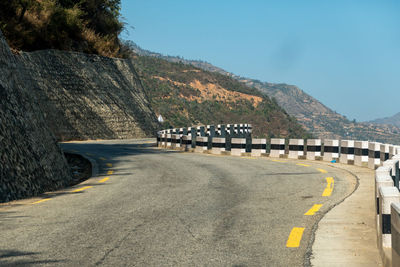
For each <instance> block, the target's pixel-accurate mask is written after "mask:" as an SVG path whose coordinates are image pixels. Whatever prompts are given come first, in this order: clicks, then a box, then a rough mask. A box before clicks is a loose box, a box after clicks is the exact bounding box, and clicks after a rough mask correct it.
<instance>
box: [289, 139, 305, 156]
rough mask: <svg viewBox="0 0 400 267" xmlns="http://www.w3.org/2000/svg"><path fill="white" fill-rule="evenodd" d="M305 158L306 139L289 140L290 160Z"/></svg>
mask: <svg viewBox="0 0 400 267" xmlns="http://www.w3.org/2000/svg"><path fill="white" fill-rule="evenodd" d="M303 156H304V139H289V155H288V158H290V159H298V158H299V157H303Z"/></svg>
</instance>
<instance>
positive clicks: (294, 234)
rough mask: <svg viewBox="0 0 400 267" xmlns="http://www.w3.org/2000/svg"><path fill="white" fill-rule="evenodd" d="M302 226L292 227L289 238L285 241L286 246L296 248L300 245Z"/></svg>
mask: <svg viewBox="0 0 400 267" xmlns="http://www.w3.org/2000/svg"><path fill="white" fill-rule="evenodd" d="M303 232H304V227H293V229H292V231H291V232H290V235H289V238H288V240H287V242H286V247H288V248H297V247H299V246H300V242H301V238H302V237H303Z"/></svg>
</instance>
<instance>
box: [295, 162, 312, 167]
mask: <svg viewBox="0 0 400 267" xmlns="http://www.w3.org/2000/svg"><path fill="white" fill-rule="evenodd" d="M296 165H299V166H304V167H310V166H311V165H308V164H303V163H297V164H296Z"/></svg>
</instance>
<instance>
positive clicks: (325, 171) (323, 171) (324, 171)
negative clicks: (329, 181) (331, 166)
mask: <svg viewBox="0 0 400 267" xmlns="http://www.w3.org/2000/svg"><path fill="white" fill-rule="evenodd" d="M317 170H318V171H320V172H322V173H328V171H327V170H324V169H317Z"/></svg>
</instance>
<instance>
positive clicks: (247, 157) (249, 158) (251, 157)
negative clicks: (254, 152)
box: [241, 157, 257, 159]
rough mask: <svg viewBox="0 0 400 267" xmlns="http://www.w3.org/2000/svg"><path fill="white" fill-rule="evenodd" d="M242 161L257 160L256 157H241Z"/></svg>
mask: <svg viewBox="0 0 400 267" xmlns="http://www.w3.org/2000/svg"><path fill="white" fill-rule="evenodd" d="M241 158H242V159H257V158H255V157H241Z"/></svg>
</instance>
